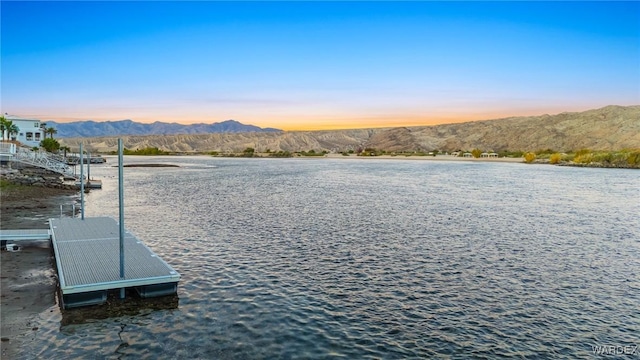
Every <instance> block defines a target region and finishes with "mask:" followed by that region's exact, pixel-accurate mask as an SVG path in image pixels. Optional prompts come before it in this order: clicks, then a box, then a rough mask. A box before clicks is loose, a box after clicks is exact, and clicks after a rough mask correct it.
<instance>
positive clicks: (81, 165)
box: [80, 143, 84, 220]
mask: <svg viewBox="0 0 640 360" xmlns="http://www.w3.org/2000/svg"><path fill="white" fill-rule="evenodd" d="M80 218H81V219H82V220H84V159H83V158H82V143H80Z"/></svg>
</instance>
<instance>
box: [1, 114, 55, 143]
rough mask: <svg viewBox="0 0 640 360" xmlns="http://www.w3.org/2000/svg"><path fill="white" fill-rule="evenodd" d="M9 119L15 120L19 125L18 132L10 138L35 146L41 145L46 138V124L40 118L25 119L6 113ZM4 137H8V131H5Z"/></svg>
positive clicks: (15, 123)
mask: <svg viewBox="0 0 640 360" xmlns="http://www.w3.org/2000/svg"><path fill="white" fill-rule="evenodd" d="M5 118H6V119H7V120H10V121H12V122H13V124H14V125H16V126H17V127H18V132H17V133H15V134H9V135H11V136H10V137H9V139H10V140H17V141H20V142H21V143H23V144H24V145H27V146H30V147H34V146H40V141H42V140H44V137H45V133H44V130H45V129H44V127H45V124H44V123H43V122H41V121H40V120H38V119H23V118H19V117H17V116H13V115H5ZM2 135H3V138H4V139H6V138H7V132H6V131H5V133H4V134H2Z"/></svg>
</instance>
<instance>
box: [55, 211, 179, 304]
mask: <svg viewBox="0 0 640 360" xmlns="http://www.w3.org/2000/svg"><path fill="white" fill-rule="evenodd" d="M49 227H50V233H51V242H52V244H53V251H54V253H55V259H56V266H57V269H58V280H59V282H60V292H61V295H62V303H63V304H62V305H63V307H64V308H65V309H66V308H72V307H79V306H86V305H96V304H102V303H104V302H105V301H106V299H107V292H108V291H109V290H116V289H124V288H134V289H135V290H136V291H137V292H138V294H139V295H140V296H141V297H143V298H149V297H157V296H165V295H172V294H175V293H176V292H177V289H178V281H179V280H180V274H178V272H177V271H175V270H174V269H173V268H172V267H171V266H169V265H168V264H167V263H166V262H164V261H163V260H162V259H161V258H160V257H158V256H157V255H156V254H155V253H154V252H153V251H151V249H149V248H148V247H147V246H146V245H144V244H143V243H142V242H141V241H140V240H138V239H137V238H136V237H135V236H134V235H132V234H131V233H129V232H128V231H125V236H124V254H125V261H124V270H125V271H124V274H125V276H124V278H121V277H120V240H119V238H120V237H119V234H120V227H119V224H118V223H117V222H116V220H115V219H113V218H110V217H91V218H85V219H79V218H61V219H50V220H49Z"/></svg>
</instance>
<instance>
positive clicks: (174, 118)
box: [12, 107, 594, 131]
mask: <svg viewBox="0 0 640 360" xmlns="http://www.w3.org/2000/svg"><path fill="white" fill-rule="evenodd" d="M590 108H594V107H590ZM588 109H589V108H579V109H566V108H565V109H556V108H553V109H542V110H541V109H537V110H536V109H518V110H516V109H512V110H509V111H486V110H485V111H482V110H481V111H477V112H470V111H465V112H462V111H460V112H456V113H454V112H446V113H445V112H442V111H440V112H438V111H434V114H433V115H432V116H428V115H408V114H389V115H381V114H379V115H370V116H366V115H364V116H348V115H344V114H343V115H341V116H340V115H336V116H323V115H306V116H305V115H302V116H296V115H293V114H288V115H286V116H273V115H272V117H274V119H269V118H267V117H263V116H256V115H254V114H245V115H244V116H238V117H229V116H206V117H205V116H198V115H195V114H194V115H191V116H189V115H186V116H185V115H184V114H182V116H178V115H172V114H162V115H159V116H154V115H149V114H145V113H138V114H135V115H134V114H130V116H127V115H124V114H121V113H119V114H103V115H102V116H91V115H87V116H85V114H84V113H75V114H64V115H62V114H58V115H60V116H57V115H53V114H51V113H26V112H18V113H15V114H12V115H17V116H19V117H23V118H33V119H40V120H42V121H43V122H46V121H55V122H60V123H67V122H77V121H89V120H93V121H96V122H105V121H121V120H125V119H130V120H132V121H135V122H138V123H145V124H150V123H153V122H166V123H179V124H183V125H191V124H198V123H200V124H201V123H204V124H213V123H219V122H223V121H226V120H230V119H233V120H236V121H238V122H240V123H242V124H245V125H254V126H259V127H262V128H277V129H281V130H284V131H316V130H318V131H325V130H346V129H370V128H391V127H417V126H434V125H442V124H455V123H463V122H470V121H483V120H493V119H500V118H507V117H518V116H538V115H543V114H556V113H559V112H562V111H585V110H588ZM545 110H546V111H545ZM136 115H137V116H136ZM258 117H259V120H253V119H254V118H258Z"/></svg>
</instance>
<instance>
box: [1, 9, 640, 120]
mask: <svg viewBox="0 0 640 360" xmlns="http://www.w3.org/2000/svg"><path fill="white" fill-rule="evenodd" d="M0 11H1V19H2V24H1V36H2V37H1V41H2V43H1V66H2V69H1V70H2V72H1V76H2V79H1V80H2V83H1V91H2V93H1V96H2V100H1V103H0V107H1V109H0V110H1V111H2V112H3V113H4V112H7V113H9V114H15V115H20V116H24V117H37V118H41V119H43V120H57V121H73V120H87V119H93V120H121V119H132V120H135V121H140V122H153V121H170V122H180V123H195V122H206V123H211V122H218V121H223V120H226V119H235V120H238V121H241V122H243V123H250V124H255V125H259V126H271V127H279V128H283V129H290V130H295V129H328V128H357V127H358V128H361V127H379V126H406V125H430V124H436V123H443V122H445V123H449V122H460V121H468V120H481V119H489V118H495V117H504V116H512V115H536V114H544V113H558V112H563V111H582V110H587V109H592V108H597V107H601V106H605V105H610V104H617V105H632V104H640V3H639V2H7V1H2V2H1V4H0Z"/></svg>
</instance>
